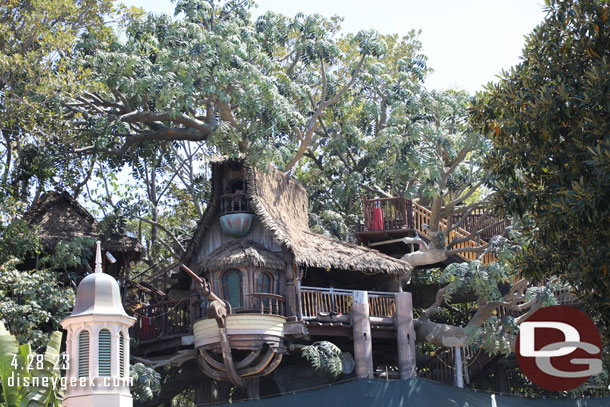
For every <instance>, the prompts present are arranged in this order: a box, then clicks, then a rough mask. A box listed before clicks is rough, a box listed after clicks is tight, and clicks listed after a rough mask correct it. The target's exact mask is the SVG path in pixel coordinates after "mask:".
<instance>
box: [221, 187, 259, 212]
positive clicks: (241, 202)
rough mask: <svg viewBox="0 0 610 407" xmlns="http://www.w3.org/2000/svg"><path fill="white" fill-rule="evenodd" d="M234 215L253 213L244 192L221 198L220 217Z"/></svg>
mask: <svg viewBox="0 0 610 407" xmlns="http://www.w3.org/2000/svg"><path fill="white" fill-rule="evenodd" d="M232 213H252V210H251V209H250V203H249V202H248V196H247V195H246V194H245V193H244V192H237V193H235V194H226V195H222V196H221V197H220V215H227V214H232Z"/></svg>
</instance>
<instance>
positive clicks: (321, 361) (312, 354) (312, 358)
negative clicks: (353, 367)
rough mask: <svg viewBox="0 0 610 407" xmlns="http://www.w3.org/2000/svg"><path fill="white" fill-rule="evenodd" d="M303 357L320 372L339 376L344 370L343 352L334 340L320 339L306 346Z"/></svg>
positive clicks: (302, 353)
mask: <svg viewBox="0 0 610 407" xmlns="http://www.w3.org/2000/svg"><path fill="white" fill-rule="evenodd" d="M301 357H303V358H305V359H307V361H308V362H309V363H311V367H313V368H314V369H316V370H319V371H320V372H322V373H324V374H327V375H330V376H333V377H337V376H339V375H340V374H341V373H342V370H343V353H342V352H341V349H339V348H338V347H337V345H335V344H334V343H332V342H328V341H318V342H314V343H313V344H311V345H308V346H305V347H304V348H303V349H302V350H301Z"/></svg>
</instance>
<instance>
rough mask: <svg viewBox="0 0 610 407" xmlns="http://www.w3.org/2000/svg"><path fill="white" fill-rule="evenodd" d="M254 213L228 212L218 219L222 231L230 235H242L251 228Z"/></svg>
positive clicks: (246, 233)
mask: <svg viewBox="0 0 610 407" xmlns="http://www.w3.org/2000/svg"><path fill="white" fill-rule="evenodd" d="M254 219H255V215H254V214H253V213H228V214H226V215H221V216H220V218H218V220H219V221H220V227H221V228H222V231H223V232H225V233H226V234H227V235H229V236H231V237H244V236H246V235H248V233H250V230H252V225H253V224H254Z"/></svg>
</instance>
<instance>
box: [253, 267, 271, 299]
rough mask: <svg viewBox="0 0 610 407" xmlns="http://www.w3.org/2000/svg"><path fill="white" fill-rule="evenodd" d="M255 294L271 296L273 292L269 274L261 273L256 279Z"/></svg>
mask: <svg viewBox="0 0 610 407" xmlns="http://www.w3.org/2000/svg"><path fill="white" fill-rule="evenodd" d="M256 292H257V293H265V294H271V293H272V292H273V277H272V276H271V274H270V273H267V272H266V271H263V272H261V273H259V275H258V278H257V279H256Z"/></svg>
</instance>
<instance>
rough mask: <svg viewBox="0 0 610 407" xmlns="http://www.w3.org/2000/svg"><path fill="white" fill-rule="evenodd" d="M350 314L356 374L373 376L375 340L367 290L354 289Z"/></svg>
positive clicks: (358, 375) (360, 376) (361, 376)
mask: <svg viewBox="0 0 610 407" xmlns="http://www.w3.org/2000/svg"><path fill="white" fill-rule="evenodd" d="M350 314H351V318H352V329H353V332H354V359H355V360H356V376H357V377H359V378H372V377H373V342H372V338H371V323H370V321H369V295H368V293H367V292H366V291H354V293H353V294H352V310H351V312H350Z"/></svg>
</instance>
